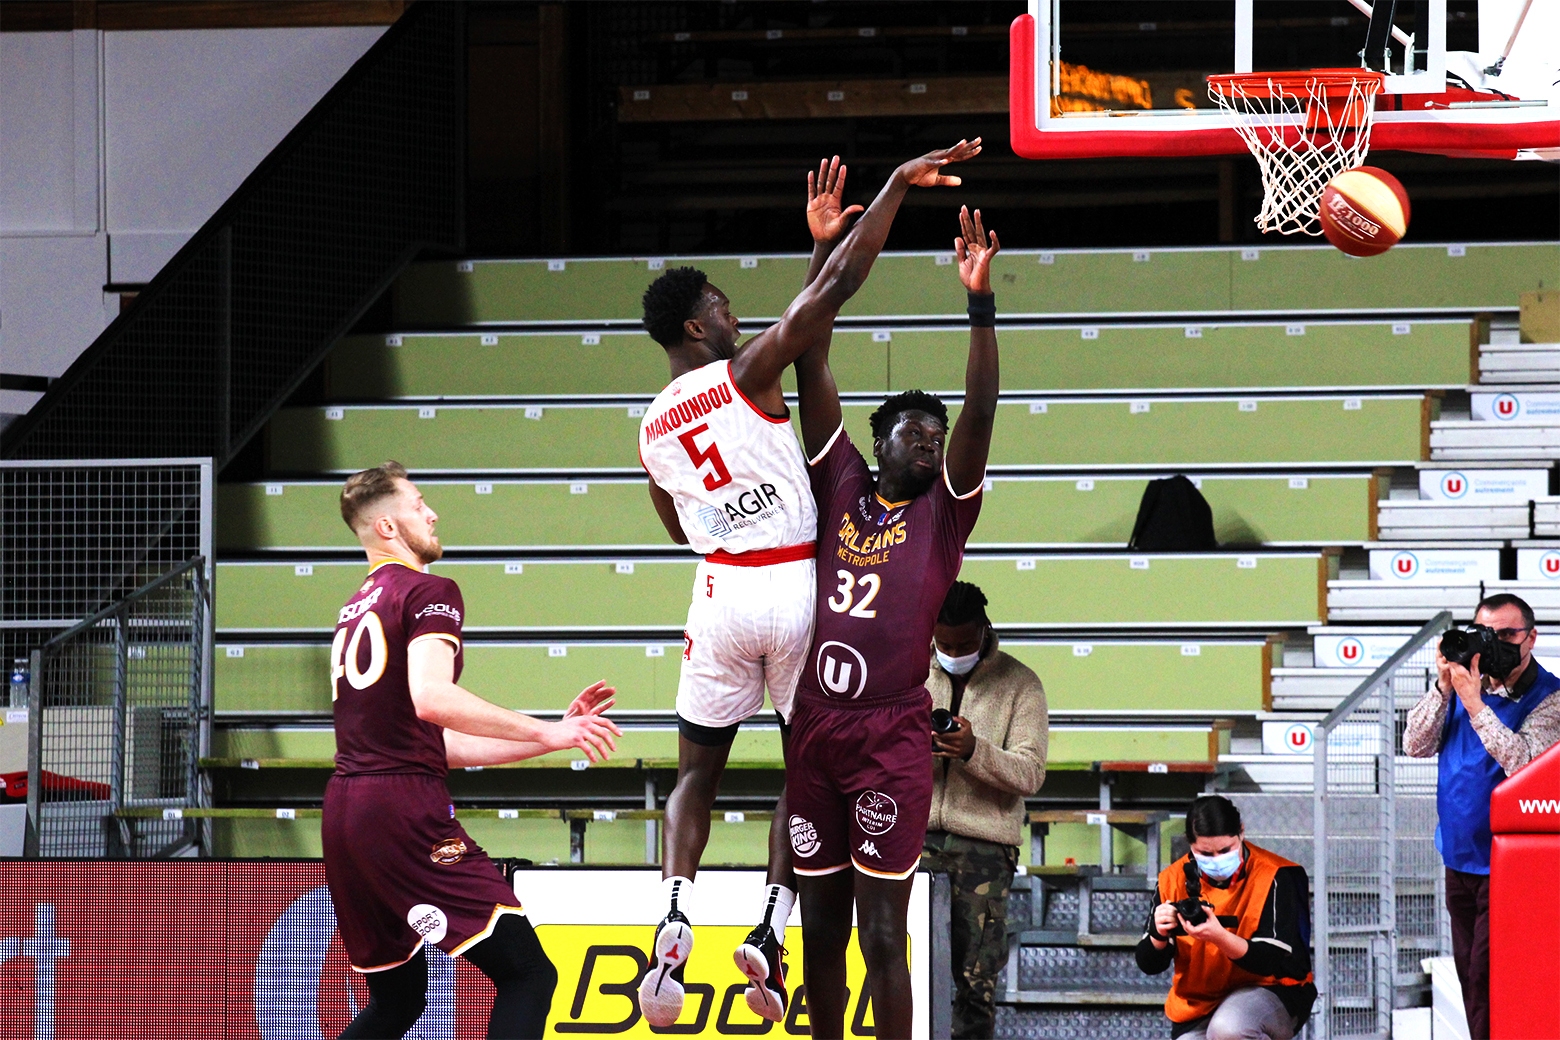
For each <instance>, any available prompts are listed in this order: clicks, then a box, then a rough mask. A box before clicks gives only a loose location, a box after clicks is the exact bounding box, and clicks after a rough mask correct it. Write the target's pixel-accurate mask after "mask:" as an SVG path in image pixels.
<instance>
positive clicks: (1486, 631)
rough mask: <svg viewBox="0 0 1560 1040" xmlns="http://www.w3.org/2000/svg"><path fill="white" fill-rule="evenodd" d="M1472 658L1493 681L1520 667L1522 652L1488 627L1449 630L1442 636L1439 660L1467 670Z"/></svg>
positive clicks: (1474, 626)
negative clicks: (1441, 658) (1440, 657)
mask: <svg viewBox="0 0 1560 1040" xmlns="http://www.w3.org/2000/svg"><path fill="white" fill-rule="evenodd" d="M1474 655H1478V658H1479V671H1480V672H1482V673H1483V674H1485V675H1487V676H1489V677H1490V678H1492V679H1505V678H1506V676H1508V675H1510V674H1511V673H1512V672H1513V671H1514V670H1515V669H1516V667H1517V665H1519V664H1521V663H1522V651H1521V650H1520V649H1518V648H1517V644H1515V643H1508V642H1506V641H1505V640H1504V639H1501V638H1500V637H1499V636H1497V635H1496V634H1495V630H1494V629H1493V628H1491V627H1490V626H1489V625H1469V626H1468V627H1467V628H1451V629H1447V631H1446V633H1445V634H1444V635H1442V636H1441V656H1442V657H1444V658H1446V659H1447V660H1448V661H1450V662H1452V663H1453V664H1460V665H1462V666H1463V667H1465V668H1466V667H1467V666H1468V662H1469V661H1472V660H1473V658H1474Z"/></svg>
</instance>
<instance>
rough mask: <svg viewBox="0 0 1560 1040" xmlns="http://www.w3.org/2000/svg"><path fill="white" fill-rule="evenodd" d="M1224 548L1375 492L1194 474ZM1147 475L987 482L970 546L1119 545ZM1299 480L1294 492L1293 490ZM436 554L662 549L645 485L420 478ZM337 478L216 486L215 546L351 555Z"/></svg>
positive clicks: (1311, 478) (1306, 533)
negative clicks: (434, 522) (434, 518)
mask: <svg viewBox="0 0 1560 1040" xmlns="http://www.w3.org/2000/svg"><path fill="white" fill-rule="evenodd" d="M1200 479H1201V481H1202V492H1203V495H1204V496H1205V497H1206V498H1207V499H1208V502H1209V504H1210V505H1211V506H1212V507H1213V515H1214V530H1215V532H1216V533H1217V534H1218V536H1219V540H1220V541H1221V542H1222V543H1228V544H1238V545H1258V544H1264V545H1346V544H1359V543H1362V542H1365V541H1369V540H1370V539H1371V538H1372V535H1371V530H1370V528H1371V507H1372V505H1373V503H1374V497H1375V496H1374V494H1373V491H1374V487H1373V482H1372V480H1371V478H1370V477H1369V476H1367V475H1364V474H1347V475H1340V474H1321V475H1314V474H1313V475H1307V476H1304V477H1289V476H1256V477H1244V476H1233V477H1225V476H1204V477H1201V478H1200ZM1146 482H1147V478H1145V477H1136V476H1134V477H1112V476H1095V477H1088V478H1082V479H1080V478H1078V477H1074V476H1068V477H994V478H993V479H992V487H991V490H990V491H988V492H986V500H985V504H984V505H983V506H982V507H981V517H980V522H979V523H978V524H977V525H976V527H975V531H974V533H973V534H972V535H971V537H970V544H971V545H972V546H976V547H979V546H983V545H994V546H995V545H1000V546H1036V547H1039V546H1057V547H1061V546H1068V545H1080V546H1111V545H1125V544H1126V542H1127V538H1128V536H1129V535H1130V534H1131V533H1132V524H1133V521H1134V519H1135V518H1136V516H1137V508H1138V502H1139V500H1140V499H1141V497H1142V494H1143V487H1144V485H1145V483H1146ZM1296 482H1300V486H1296ZM419 486H420V487H421V488H422V491H423V494H424V495H425V496H426V498H427V500H428V502H429V503H430V504H431V505H432V506H433V508H434V509H435V510H437V511H438V512H439V538H440V540H441V541H442V542H443V543H444V545H445V547H446V548H462V549H505V550H520V549H530V548H555V547H585V548H592V549H606V550H610V549H614V548H664V547H666V546H668V545H669V544H670V539H669V538H668V537H667V535H666V531H665V529H664V528H662V526H661V522H660V520H659V519H657V518H656V515H655V512H654V510H653V509H652V508H651V507H650V502H649V495H648V494H647V492H646V488H645V482H644V481H643V480H633V479H628V480H623V479H618V480H592V481H573V482H571V481H512V480H511V481H499V480H494V481H488V482H484V487H485V488H486V489H487V490H485V491H484V492H483V493H481V494H478V493H477V491H476V487H477V485H476V484H475V483H473V482H470V481H462V482H460V483H455V482H452V481H442V480H423V481H419ZM340 492H341V485H340V484H339V483H338V482H337V481H331V482H330V483H328V484H320V483H272V484H223V485H219V486H218V488H217V548H218V549H219V550H222V551H234V550H237V551H249V550H260V549H266V550H269V549H352V548H356V546H357V539H356V538H354V537H353V535H352V532H351V531H349V530H348V529H347V526H346V525H345V524H343V523H342V522H341V517H340V514H339V513H338V511H337V507H336V503H337V499H338V496H339V495H340Z"/></svg>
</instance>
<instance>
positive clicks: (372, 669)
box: [330, 610, 390, 702]
mask: <svg viewBox="0 0 1560 1040" xmlns="http://www.w3.org/2000/svg"><path fill="white" fill-rule="evenodd" d="M365 638H366V639H367V640H368V669H367V670H366V671H359V670H358V648H359V646H360V645H361V644H362V642H363V640H364V639H365ZM389 662H390V647H389V645H388V644H387V643H386V642H385V626H384V625H383V624H381V623H380V621H379V615H378V614H375V613H374V612H373V611H372V610H370V611H368V612H366V613H365V614H364V615H363V616H362V617H361V618H359V619H358V623H357V627H356V628H354V629H353V630H352V638H351V640H350V641H349V640H348V638H347V626H346V625H343V626H342V627H340V628H338V629H336V640H335V642H333V643H331V645H330V699H331V701H332V702H334V701H335V700H336V692H337V690H338V689H339V688H340V687H338V686H337V682H338V680H340V679H341V678H342V676H345V677H346V680H347V682H349V683H351V684H352V688H353V689H354V690H363V689H367V688H368V687H370V686H372V685H374V684H375V683H376V682H378V681H379V677H380V676H382V675H384V674H385V665H386V664H388V663H389Z"/></svg>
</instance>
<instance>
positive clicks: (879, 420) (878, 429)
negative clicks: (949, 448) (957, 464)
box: [872, 390, 948, 438]
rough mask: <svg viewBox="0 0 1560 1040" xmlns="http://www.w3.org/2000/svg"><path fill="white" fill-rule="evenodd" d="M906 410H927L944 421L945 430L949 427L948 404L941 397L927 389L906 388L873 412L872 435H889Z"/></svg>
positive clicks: (932, 415) (875, 436)
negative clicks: (928, 391)
mask: <svg viewBox="0 0 1560 1040" xmlns="http://www.w3.org/2000/svg"><path fill="white" fill-rule="evenodd" d="M905 412H925V413H926V414H927V415H930V416H931V417H932V418H933V419H936V420H937V421H938V422H940V423H942V428H943V430H944V431H946V430H947V429H948V406H947V405H945V404H943V403H942V399H941V398H939V397H937V396H935V395H933V394H929V393H927V392H926V391H925V390H906V391H905V392H904V393H899V394H895V395H894V396H893V397H890V398H889V399H888V400H886V401H884V402H883V403H882V404H880V405H878V410H877V411H875V412H873V413H872V436H873V437H874V438H877V437H887V436H888V435H889V433H891V432H892V431H893V429H894V424H895V423H896V422H898V421H899V417H900V416H901V415H903V414H904V413H905Z"/></svg>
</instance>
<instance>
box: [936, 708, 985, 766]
mask: <svg viewBox="0 0 1560 1040" xmlns="http://www.w3.org/2000/svg"><path fill="white" fill-rule="evenodd" d="M953 721H954V722H957V723H958V724H959V728H958V729H956V730H954V731H953V732H952V733H933V734H932V744H933V747H932V757H933V758H957V759H959V760H960V761H962V762H968V761H969V760H970V756H971V755H973V754H975V731H974V730H972V729H971V728H970V720H969V719H967V718H965V717H964V716H962V715H955V716H954V717H953Z"/></svg>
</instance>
